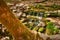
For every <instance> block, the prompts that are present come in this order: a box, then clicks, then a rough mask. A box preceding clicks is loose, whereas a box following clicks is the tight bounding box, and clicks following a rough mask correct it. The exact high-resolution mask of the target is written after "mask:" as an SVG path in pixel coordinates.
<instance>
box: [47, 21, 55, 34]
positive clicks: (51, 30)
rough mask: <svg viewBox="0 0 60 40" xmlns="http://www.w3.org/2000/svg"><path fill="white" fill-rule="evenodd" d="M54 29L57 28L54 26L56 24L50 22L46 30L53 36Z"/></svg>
mask: <svg viewBox="0 0 60 40" xmlns="http://www.w3.org/2000/svg"><path fill="white" fill-rule="evenodd" d="M54 27H55V26H54V24H53V23H52V22H48V23H47V27H46V29H49V31H50V33H51V34H53V32H54Z"/></svg>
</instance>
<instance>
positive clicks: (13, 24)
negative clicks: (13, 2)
mask: <svg viewBox="0 0 60 40" xmlns="http://www.w3.org/2000/svg"><path fill="white" fill-rule="evenodd" d="M0 22H1V23H2V24H3V25H5V27H6V28H7V29H8V31H9V32H10V33H11V34H12V35H13V37H14V40H43V38H41V37H40V36H38V34H37V33H36V34H35V33H33V32H31V30H29V29H28V28H27V27H26V26H25V25H23V24H22V22H21V21H19V20H18V19H17V18H16V17H15V16H14V15H13V13H12V12H11V10H10V9H9V7H8V6H7V5H6V3H5V2H4V1H3V0H0Z"/></svg>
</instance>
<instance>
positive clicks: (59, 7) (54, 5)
mask: <svg viewBox="0 0 60 40" xmlns="http://www.w3.org/2000/svg"><path fill="white" fill-rule="evenodd" d="M51 7H52V8H54V9H60V6H59V5H56V4H53V5H51Z"/></svg>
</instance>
